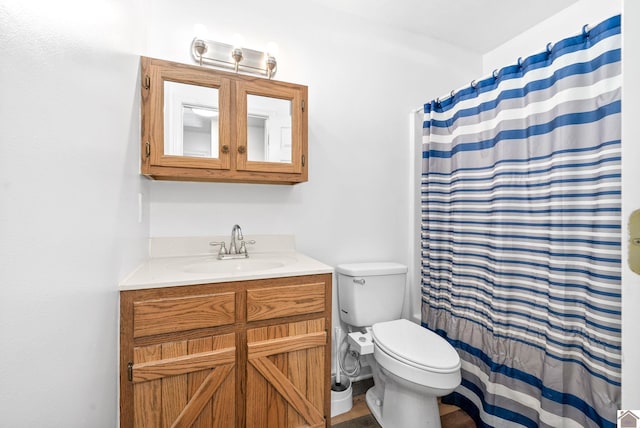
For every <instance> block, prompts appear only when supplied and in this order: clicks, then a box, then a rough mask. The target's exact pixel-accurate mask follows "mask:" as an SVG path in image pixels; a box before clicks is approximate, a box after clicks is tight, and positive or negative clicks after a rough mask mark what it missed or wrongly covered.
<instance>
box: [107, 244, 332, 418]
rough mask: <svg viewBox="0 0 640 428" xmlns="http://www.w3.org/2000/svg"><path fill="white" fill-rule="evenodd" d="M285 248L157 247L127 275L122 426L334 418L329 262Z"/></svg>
mask: <svg viewBox="0 0 640 428" xmlns="http://www.w3.org/2000/svg"><path fill="white" fill-rule="evenodd" d="M168 239H170V238H166V239H165V241H166V240H168ZM208 239H211V240H215V238H207V240H208ZM198 240H200V241H202V239H200V238H197V239H195V240H194V239H192V241H193V242H190V243H187V244H184V245H180V244H179V245H170V244H168V243H167V242H160V243H159V244H158V245H156V247H163V246H165V248H166V249H168V251H169V252H171V251H179V250H180V249H184V248H185V247H193V248H195V247H198V246H201V245H200V244H202V242H200V244H198V243H197V242H199V241H198ZM255 240H256V241H257V242H261V241H264V240H267V241H268V240H269V238H264V239H261V238H259V237H256V239H255ZM160 241H162V240H160ZM204 245H205V246H206V243H204ZM256 246H258V245H256ZM152 247H153V243H152ZM285 247H286V245H285ZM279 250H280V251H275V252H273V251H269V252H260V251H253V253H252V254H251V255H250V256H249V257H248V258H246V259H244V260H217V259H216V254H215V252H212V253H211V254H207V255H202V254H199V255H187V256H184V255H182V256H173V255H169V256H167V255H166V254H163V256H162V257H153V254H152V257H151V258H150V259H149V260H148V261H147V262H146V263H145V264H144V265H142V266H140V267H139V268H138V269H137V270H136V271H135V272H133V273H132V274H131V275H130V276H129V277H128V278H126V279H125V280H124V281H123V282H122V283H121V284H120V289H121V291H120V424H121V426H122V427H133V426H135V427H162V426H175V427H191V426H196V427H269V428H275V427H296V426H312V427H325V426H329V423H330V412H331V410H330V375H331V368H330V364H331V352H330V348H329V338H330V331H331V330H330V328H331V276H332V274H331V272H332V268H331V267H329V266H327V265H324V264H322V263H320V262H317V261H315V260H313V259H311V258H308V257H306V256H304V255H302V254H300V253H297V252H295V251H292V250H291V249H289V250H283V248H280V249H279ZM162 251H164V250H160V252H161V253H162ZM152 252H153V250H152ZM245 261H246V262H248V263H246V264H243V263H242V262H245Z"/></svg>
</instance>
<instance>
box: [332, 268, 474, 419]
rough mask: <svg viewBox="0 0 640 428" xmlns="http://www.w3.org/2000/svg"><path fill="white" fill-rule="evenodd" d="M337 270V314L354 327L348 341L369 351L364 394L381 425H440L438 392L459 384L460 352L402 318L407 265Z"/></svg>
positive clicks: (438, 337) (443, 392) (443, 393)
mask: <svg viewBox="0 0 640 428" xmlns="http://www.w3.org/2000/svg"><path fill="white" fill-rule="evenodd" d="M336 272H337V273H338V300H339V302H338V303H339V309H340V318H341V320H342V321H343V322H345V323H346V324H347V325H348V326H349V327H350V328H352V329H353V330H355V331H357V332H358V333H356V334H352V335H350V341H351V342H352V343H353V344H354V346H358V344H359V343H361V344H360V348H359V349H360V350H366V351H365V352H363V354H365V353H368V352H373V357H374V358H373V361H372V362H371V368H372V372H373V379H374V386H373V387H372V388H371V389H369V391H367V394H366V401H367V405H368V406H369V408H370V410H371V413H372V414H373V416H374V417H375V418H376V420H377V421H378V423H379V424H380V425H381V426H382V427H383V428H426V427H429V428H440V415H439V413H438V403H437V397H440V396H443V395H446V394H449V393H450V392H452V391H453V390H454V389H455V388H456V387H457V386H458V385H459V384H460V381H461V374H460V357H459V356H458V354H457V352H456V351H455V349H454V348H453V347H452V346H451V345H450V344H449V343H448V342H447V341H446V340H445V339H443V338H442V337H440V336H438V335H437V334H436V333H434V332H432V331H430V330H427V329H426V328H423V327H421V326H419V325H417V324H415V323H412V322H411V321H408V320H406V319H401V318H400V315H401V312H402V302H403V296H404V286H405V281H406V267H404V266H402V265H400V264H397V263H364V264H348V265H339V266H337V267H336ZM369 327H371V328H369ZM362 336H364V337H362ZM368 336H370V337H371V341H372V343H373V347H370V346H366V344H367V341H368Z"/></svg>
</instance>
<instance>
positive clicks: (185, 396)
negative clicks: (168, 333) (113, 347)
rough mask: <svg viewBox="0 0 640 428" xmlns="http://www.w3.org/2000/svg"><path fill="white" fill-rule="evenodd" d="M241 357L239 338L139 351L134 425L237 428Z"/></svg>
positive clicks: (134, 375)
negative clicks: (237, 362) (237, 351)
mask: <svg viewBox="0 0 640 428" xmlns="http://www.w3.org/2000/svg"><path fill="white" fill-rule="evenodd" d="M235 358H236V347H235V335H234V334H225V335H217V336H208V337H201V338H196V339H190V340H181V341H174V342H166V343H160V344H155V345H146V346H137V347H135V348H134V350H133V364H132V366H131V368H130V369H129V370H130V372H131V379H132V383H133V426H134V427H136V428H138V427H150V428H151V427H153V428H158V427H202V428H204V427H207V428H210V427H219V428H227V427H232V426H234V425H235V402H236V394H235V392H236V388H235V378H236V364H235Z"/></svg>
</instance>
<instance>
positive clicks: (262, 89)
mask: <svg viewBox="0 0 640 428" xmlns="http://www.w3.org/2000/svg"><path fill="white" fill-rule="evenodd" d="M301 92H302V91H301V90H300V89H298V88H293V87H288V86H286V85H282V86H277V87H274V86H273V85H265V84H264V82H261V81H256V82H238V83H237V86H236V106H237V108H238V112H237V122H236V133H237V140H238V141H237V158H236V159H237V161H236V162H237V168H238V170H246V171H278V172H284V173H300V172H301V171H302V169H303V162H304V161H303V146H305V149H306V144H303V140H304V136H303V133H302V128H303V126H302V121H303V113H304V111H303V109H304V105H303V99H304V96H303V95H304V94H302V93H301ZM305 151H306V150H305Z"/></svg>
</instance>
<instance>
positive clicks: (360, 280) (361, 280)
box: [353, 278, 366, 285]
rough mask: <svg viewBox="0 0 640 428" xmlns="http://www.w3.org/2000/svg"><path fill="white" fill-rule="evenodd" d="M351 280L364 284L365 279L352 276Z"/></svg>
mask: <svg viewBox="0 0 640 428" xmlns="http://www.w3.org/2000/svg"><path fill="white" fill-rule="evenodd" d="M353 282H355V283H356V284H360V285H364V283H365V282H366V281H365V280H364V278H360V279H356V278H353Z"/></svg>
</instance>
